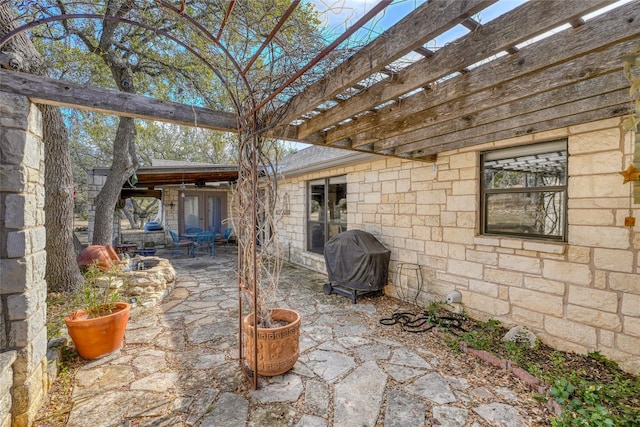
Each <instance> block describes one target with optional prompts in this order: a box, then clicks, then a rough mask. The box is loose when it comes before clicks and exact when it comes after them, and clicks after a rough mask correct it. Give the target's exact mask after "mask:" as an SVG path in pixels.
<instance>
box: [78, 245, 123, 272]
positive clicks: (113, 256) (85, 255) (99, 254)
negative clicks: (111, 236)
mask: <svg viewBox="0 0 640 427" xmlns="http://www.w3.org/2000/svg"><path fill="white" fill-rule="evenodd" d="M95 260H97V261H98V266H99V267H100V268H101V269H102V270H108V269H109V268H111V266H112V265H113V263H114V261H115V262H117V261H120V258H118V254H117V253H116V251H115V250H114V249H113V248H112V247H111V246H103V245H91V246H87V247H86V248H84V249H83V250H82V251H81V252H80V253H79V254H78V257H77V262H78V265H79V266H80V267H83V266H88V265H90V264H92V263H93V262H94V261H95Z"/></svg>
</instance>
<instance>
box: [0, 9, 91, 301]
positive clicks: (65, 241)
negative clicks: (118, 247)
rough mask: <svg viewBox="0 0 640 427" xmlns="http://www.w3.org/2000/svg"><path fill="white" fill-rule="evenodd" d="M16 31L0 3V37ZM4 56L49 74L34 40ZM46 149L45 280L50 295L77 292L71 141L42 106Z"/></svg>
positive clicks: (12, 44) (55, 113)
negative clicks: (11, 56) (8, 55)
mask: <svg viewBox="0 0 640 427" xmlns="http://www.w3.org/2000/svg"><path fill="white" fill-rule="evenodd" d="M16 27H17V22H16V20H15V15H14V14H13V11H12V10H11V8H10V7H9V3H8V2H1V3H0V35H4V34H6V33H8V32H9V31H11V30H13V29H14V28H16ZM3 52H10V53H11V54H12V55H15V58H14V59H15V60H16V61H17V62H14V66H13V67H12V68H14V69H16V70H19V71H23V72H27V73H32V74H38V75H41V76H45V75H47V70H46V67H45V65H44V62H43V61H42V58H41V56H40V54H39V53H38V52H37V50H36V49H35V47H34V46H33V43H31V40H29V38H28V37H27V36H26V35H25V34H24V33H21V34H18V35H17V36H16V37H14V38H13V39H12V40H11V41H9V42H8V43H7V44H6V45H5V46H4V47H3ZM40 110H41V111H42V122H43V139H44V147H45V206H44V212H45V227H46V231H47V237H46V252H47V265H46V272H45V277H46V281H47V287H48V290H49V291H50V292H60V291H74V290H77V288H78V287H79V285H80V284H81V283H82V281H83V278H82V275H81V274H80V269H79V268H78V264H77V262H76V256H75V251H74V246H73V185H74V183H73V172H72V169H71V158H70V155H69V139H68V135H67V129H66V127H65V124H64V121H63V119H62V114H61V113H60V109H59V108H57V107H51V106H40Z"/></svg>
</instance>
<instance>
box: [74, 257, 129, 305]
mask: <svg viewBox="0 0 640 427" xmlns="http://www.w3.org/2000/svg"><path fill="white" fill-rule="evenodd" d="M119 271H120V267H119V266H117V265H115V266H112V267H111V268H109V269H106V270H105V269H103V268H101V267H100V266H99V265H98V262H97V261H94V262H93V263H92V264H91V265H89V266H88V267H87V268H86V269H85V271H84V272H83V275H84V279H85V282H84V285H83V286H82V288H81V290H80V295H79V304H80V307H81V308H82V309H83V310H84V311H85V312H86V313H87V314H88V315H89V318H94V317H100V316H103V315H105V314H108V313H110V312H111V311H112V310H113V309H114V308H115V306H116V302H118V301H120V298H121V296H120V292H119V291H118V288H117V281H118V280H123V279H121V278H119V277H118V272H119Z"/></svg>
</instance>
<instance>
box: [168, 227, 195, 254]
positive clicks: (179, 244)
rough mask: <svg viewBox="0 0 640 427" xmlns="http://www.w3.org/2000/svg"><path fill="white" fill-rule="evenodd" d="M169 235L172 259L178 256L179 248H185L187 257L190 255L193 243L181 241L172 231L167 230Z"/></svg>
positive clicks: (186, 240) (185, 240)
mask: <svg viewBox="0 0 640 427" xmlns="http://www.w3.org/2000/svg"><path fill="white" fill-rule="evenodd" d="M169 235H170V236H171V240H172V241H173V252H172V256H173V257H176V256H178V255H180V248H183V247H186V248H187V255H190V254H191V247H192V246H193V242H192V241H191V240H188V239H181V238H180V237H178V235H177V234H176V233H175V232H174V231H171V230H169Z"/></svg>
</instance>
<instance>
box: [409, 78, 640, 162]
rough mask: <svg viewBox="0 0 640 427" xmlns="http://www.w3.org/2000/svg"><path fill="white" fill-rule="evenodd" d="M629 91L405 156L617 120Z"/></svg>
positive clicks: (458, 135)
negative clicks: (612, 119)
mask: <svg viewBox="0 0 640 427" xmlns="http://www.w3.org/2000/svg"><path fill="white" fill-rule="evenodd" d="M632 109H633V105H632V103H631V101H629V90H628V89H621V90H618V91H615V92H610V93H607V94H602V95H598V96H594V97H591V98H586V99H582V100H579V101H575V102H572V103H568V104H562V105H558V106H555V107H552V108H546V109H543V110H538V111H535V112H532V113H529V114H523V115H521V116H517V117H512V118H509V119H506V120H501V121H498V122H494V123H491V124H489V125H484V126H478V127H476V128H471V129H467V130H464V131H460V132H454V133H450V134H447V135H442V136H439V137H436V138H432V139H429V140H424V141H422V142H421V143H416V144H415V145H414V147H413V148H414V151H411V152H408V153H406V154H405V156H403V157H406V156H407V155H408V156H409V157H415V158H421V157H423V156H430V155H433V154H438V153H442V152H444V151H449V150H454V149H461V148H468V147H471V146H474V145H478V144H484V143H487V142H493V141H500V140H503V139H509V138H515V137H518V136H523V135H529V134H534V133H539V132H544V131H547V130H551V129H558V128H561V127H566V126H573V125H577V124H581V123H588V122H590V121H595V120H601V119H607V118H611V117H619V116H622V115H625V114H628V113H629V112H630V111H632Z"/></svg>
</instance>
